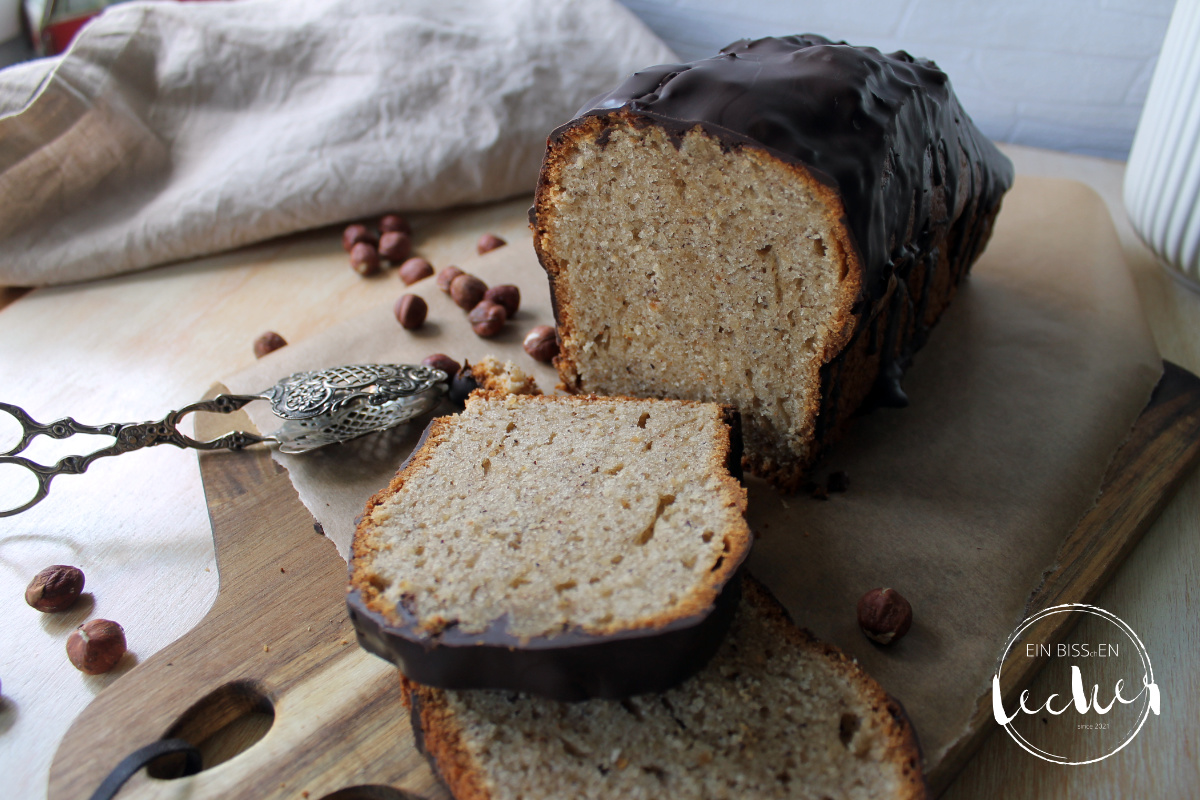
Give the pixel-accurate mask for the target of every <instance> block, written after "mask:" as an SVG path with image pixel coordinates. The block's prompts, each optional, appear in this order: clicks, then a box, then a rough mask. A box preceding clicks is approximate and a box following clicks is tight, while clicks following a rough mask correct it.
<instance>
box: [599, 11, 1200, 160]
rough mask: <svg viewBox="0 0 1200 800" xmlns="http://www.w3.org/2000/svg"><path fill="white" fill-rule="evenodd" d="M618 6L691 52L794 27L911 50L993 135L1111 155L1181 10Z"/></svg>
mask: <svg viewBox="0 0 1200 800" xmlns="http://www.w3.org/2000/svg"><path fill="white" fill-rule="evenodd" d="M1197 1H1198V0H1180V2H1185V3H1187V2H1197ZM621 2H623V3H624V4H625V5H626V6H628V7H629V8H630V9H631V10H632V11H633V12H634V13H635V14H637V15H638V16H639V17H641V18H642V19H643V20H644V21H645V22H646V24H647V25H649V26H650V28H651V29H653V30H654V31H655V32H656V33H657V34H658V35H659V36H661V37H662V38H663V39H664V40H666V42H667V44H669V45H670V46H671V47H672V48H674V50H675V52H676V53H678V54H679V56H680V57H681V58H683V59H684V60H692V59H696V58H704V57H707V56H710V55H713V54H715V53H716V52H717V50H719V49H720V48H721V47H723V46H725V45H726V44H729V43H730V42H732V41H735V40H737V39H741V38H746V37H759V36H773V35H783V34H790V33H819V34H822V35H825V36H828V37H830V38H832V39H844V40H846V41H848V42H850V43H851V44H862V45H873V46H875V47H878V48H879V49H881V50H883V51H884V52H891V51H893V50H901V49H903V50H907V51H908V52H909V53H911V54H913V55H914V56H923V57H925V58H932V59H933V60H934V61H936V62H937V63H938V65H939V66H941V67H942V69H944V70H945V71H946V72H947V73H948V74H949V75H950V79H951V82H952V83H953V84H954V88H955V91H956V92H957V93H958V96H959V98H960V99H961V100H962V103H963V105H964V106H965V107H966V109H967V112H968V113H969V114H970V115H971V116H972V118H973V119H974V120H975V122H976V123H977V124H978V125H979V127H980V128H981V129H982V130H983V131H984V133H986V134H987V135H988V136H991V137H992V138H994V139H998V140H1001V141H1007V142H1016V143H1019V144H1026V145H1033V146H1036V147H1045V148H1050V149H1054V150H1066V151H1069V152H1074V153H1085V154H1089V155H1098V156H1105V157H1108V158H1116V159H1125V158H1126V156H1127V155H1128V153H1129V145H1130V143H1131V142H1132V141H1133V131H1134V128H1135V127H1136V126H1137V120H1138V115H1139V114H1140V112H1141V108H1142V104H1143V102H1144V101H1145V99H1146V90H1147V88H1148V87H1149V84H1150V77H1151V75H1152V73H1153V71H1154V63H1155V60H1156V58H1157V55H1158V51H1159V48H1160V47H1161V46H1162V41H1163V36H1164V35H1165V33H1166V30H1167V21H1168V19H1169V18H1170V16H1171V9H1172V7H1173V6H1174V0H959V1H958V2H955V0H724V2H723V1H722V0H621ZM1198 46H1200V44H1198Z"/></svg>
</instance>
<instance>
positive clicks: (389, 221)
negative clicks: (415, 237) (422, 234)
mask: <svg viewBox="0 0 1200 800" xmlns="http://www.w3.org/2000/svg"><path fill="white" fill-rule="evenodd" d="M379 230H380V232H382V233H389V232H391V231H396V232H398V233H406V234H408V235H409V236H412V226H411V225H409V224H408V220H406V219H405V218H404V217H402V216H400V215H399V214H384V215H383V217H382V218H381V219H380V220H379Z"/></svg>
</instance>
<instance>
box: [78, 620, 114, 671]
mask: <svg viewBox="0 0 1200 800" xmlns="http://www.w3.org/2000/svg"><path fill="white" fill-rule="evenodd" d="M123 655H125V631H124V629H123V628H122V627H121V626H120V625H118V624H117V623H115V622H113V621H112V620H107V619H90V620H88V621H87V622H85V623H83V624H82V625H80V626H79V627H78V628H76V629H75V631H74V632H73V633H72V634H71V636H70V638H68V639H67V658H69V659H71V663H72V664H74V665H75V668H76V669H78V670H79V671H80V672H86V673H87V674H88V675H99V674H101V673H102V672H108V671H109V670H110V669H112V668H113V667H115V666H116V665H117V662H119V661H120V660H121V656H123Z"/></svg>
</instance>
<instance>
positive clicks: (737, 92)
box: [531, 35, 1013, 489]
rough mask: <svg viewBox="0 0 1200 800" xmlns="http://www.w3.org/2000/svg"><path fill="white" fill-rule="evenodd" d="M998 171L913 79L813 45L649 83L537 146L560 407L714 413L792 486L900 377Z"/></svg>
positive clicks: (630, 83) (972, 237)
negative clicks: (685, 408) (691, 406)
mask: <svg viewBox="0 0 1200 800" xmlns="http://www.w3.org/2000/svg"><path fill="white" fill-rule="evenodd" d="M1012 179H1013V169H1012V165H1011V164H1010V163H1009V162H1008V159H1006V158H1005V157H1004V156H1003V155H1002V154H1001V153H1000V152H999V151H998V150H997V149H996V148H995V146H994V145H993V144H992V143H991V142H989V141H988V140H987V139H986V138H984V137H983V136H982V134H980V132H979V131H978V130H977V129H976V128H975V126H974V124H973V123H972V122H971V119H970V118H969V117H968V116H967V114H966V113H965V112H964V111H963V109H962V106H961V105H959V102H958V100H957V99H956V98H955V96H954V92H953V91H952V90H951V88H950V83H949V79H948V78H947V76H946V74H945V73H944V72H942V71H941V70H939V69H938V68H937V65H936V64H934V63H933V62H932V61H927V60H924V59H914V58H912V57H911V56H909V55H908V54H907V53H904V52H897V53H892V54H890V55H885V54H882V53H880V52H879V51H878V50H875V49H873V48H864V47H851V46H849V45H847V44H845V43H844V42H838V43H835V42H831V41H829V40H828V39H824V38H822V37H820V36H813V35H805V36H788V37H784V38H770V39H761V40H758V41H753V42H751V41H740V42H736V43H734V44H732V45H730V46H729V47H727V48H725V49H724V50H722V51H721V53H720V54H719V55H718V56H716V57H714V58H709V59H704V60H701V61H695V62H692V63H688V64H668V65H663V66H657V67H650V68H648V69H646V70H643V71H642V72H639V73H637V74H636V75H634V76H632V77H631V78H629V79H628V80H627V81H626V82H625V83H624V84H622V85H621V86H620V87H618V88H616V89H615V90H614V91H613V92H611V93H610V94H608V95H606V96H603V97H601V98H598V99H597V100H595V101H594V102H593V103H591V104H590V105H589V106H588V107H586V108H585V109H584V110H583V111H582V112H580V114H579V116H578V117H577V118H575V119H574V120H571V121H570V122H568V123H566V124H565V125H563V126H562V127H560V128H558V129H557V130H555V131H554V132H553V133H552V134H551V136H550V138H549V141H548V145H547V151H546V155H545V159H544V161H543V164H542V172H541V177H540V179H539V183H538V188H537V196H536V199H535V203H534V207H533V211H532V214H531V223H532V225H533V228H534V244H535V247H536V249H537V253H538V257H539V259H540V261H541V264H542V266H543V267H544V268H545V270H546V273H547V274H548V276H549V280H550V287H551V293H552V296H553V300H554V307H555V314H556V316H557V321H558V331H559V335H560V337H561V341H562V348H561V353H560V355H559V356H558V358H557V359H556V361H555V365H556V367H557V368H558V371H559V373H560V375H561V377H562V379H563V382H564V384H565V385H566V386H567V387H568V388H570V389H574V390H576V391H580V392H591V393H599V394H619V395H630V396H638V397H674V398H686V399H692V400H710V401H716V402H721V403H727V404H729V405H732V406H734V407H735V408H737V409H738V410H739V411H740V412H741V414H742V419H743V423H744V428H745V437H746V464H747V466H748V467H749V468H750V469H751V470H752V471H754V472H756V473H758V474H761V475H763V476H764V477H766V478H768V479H770V480H771V481H772V482H774V483H775V484H776V485H778V486H780V487H782V488H785V489H794V488H797V487H798V486H799V485H800V484H801V483H802V482H803V481H804V480H805V478H806V474H807V472H808V470H809V469H810V467H811V466H812V464H813V462H814V461H815V460H816V459H817V458H818V457H819V456H820V455H821V453H822V451H823V449H824V448H825V447H826V445H827V444H828V443H829V442H830V441H832V440H833V439H834V438H835V436H836V435H837V434H838V432H839V431H840V430H841V429H842V428H843V427H844V426H845V424H846V422H847V420H848V419H849V418H850V416H851V415H852V414H853V413H854V412H855V411H856V410H857V409H858V408H860V407H861V406H863V405H864V404H868V405H870V404H875V403H882V404H891V405H900V404H903V403H904V402H906V401H905V398H904V394H903V392H902V391H901V390H900V386H899V380H900V377H901V375H902V373H903V371H904V369H905V367H906V365H907V364H908V362H909V361H910V359H911V357H912V354H913V352H914V351H915V350H916V349H917V348H919V347H920V346H921V345H922V343H923V342H924V341H925V338H926V335H927V333H928V331H929V328H930V327H931V326H932V325H933V324H934V322H935V321H936V320H937V319H938V317H939V315H940V314H941V313H942V311H943V310H944V309H945V308H946V306H947V304H948V303H949V302H950V300H951V298H952V297H953V296H954V293H955V289H956V287H957V286H958V284H959V282H960V281H961V279H962V277H963V276H964V275H965V274H966V272H967V270H968V269H969V267H970V265H971V263H972V262H973V261H974V260H975V258H976V257H977V256H978V255H979V253H981V252H982V251H983V248H984V246H985V245H986V243H987V241H988V237H989V236H990V234H991V230H992V223H993V220H994V219H995V217H996V214H997V213H998V211H999V208H1000V201H1001V197H1002V195H1003V194H1004V192H1005V191H1006V190H1007V188H1008V187H1009V186H1010V185H1011V183H1012Z"/></svg>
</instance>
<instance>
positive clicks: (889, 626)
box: [858, 589, 912, 644]
mask: <svg viewBox="0 0 1200 800" xmlns="http://www.w3.org/2000/svg"><path fill="white" fill-rule="evenodd" d="M911 626H912V606H910V605H909V604H908V601H907V600H905V599H904V597H903V596H902V595H901V594H900V593H899V592H897V591H896V590H895V589H872V590H871V591H869V592H867V593H866V594H864V595H863V596H862V599H860V600H859V601H858V627H860V628H862V632H863V633H865V634H866V635H867V638H868V639H870V640H871V641H874V642H879V643H880V644H892V643H893V642H896V641H898V640H899V639H901V638H903V636H904V634H906V633H908V629H909V628H910V627H911Z"/></svg>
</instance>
